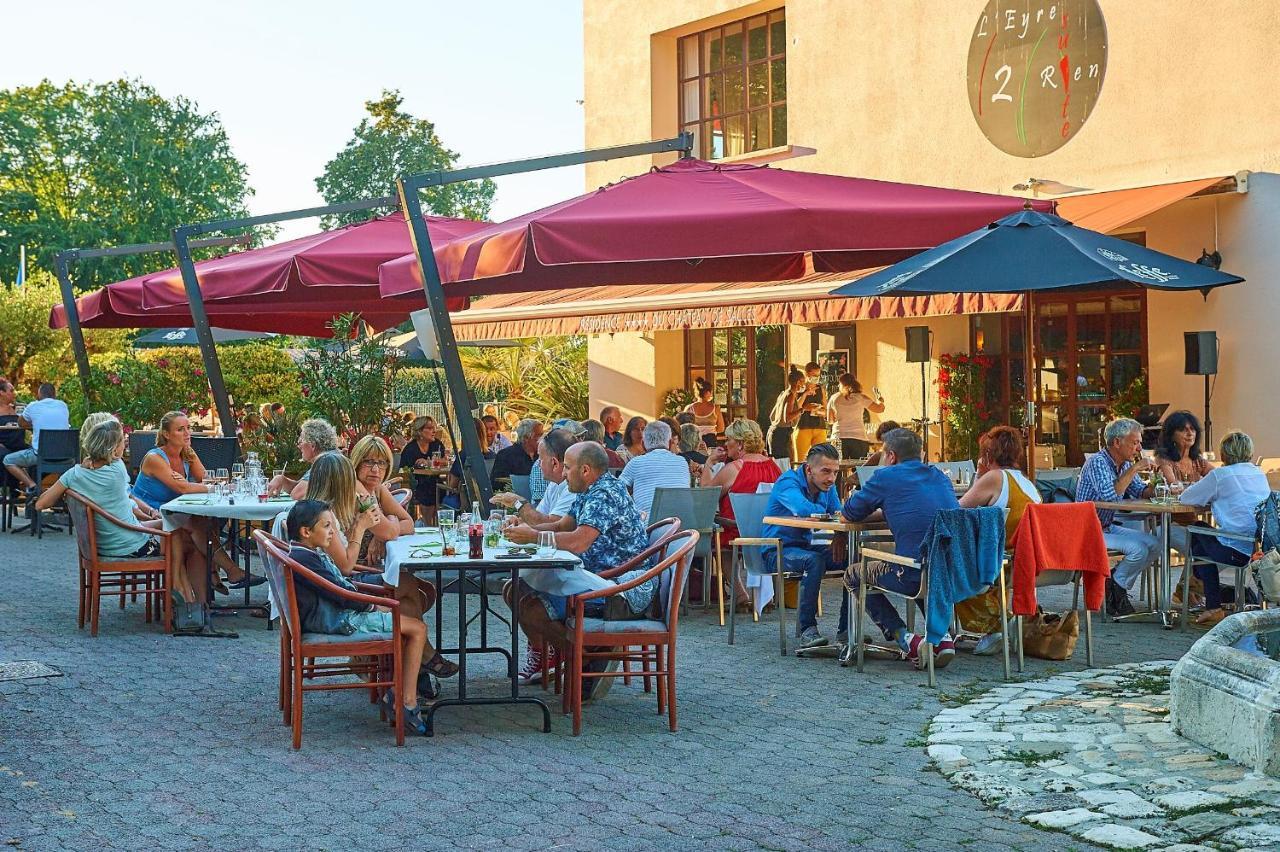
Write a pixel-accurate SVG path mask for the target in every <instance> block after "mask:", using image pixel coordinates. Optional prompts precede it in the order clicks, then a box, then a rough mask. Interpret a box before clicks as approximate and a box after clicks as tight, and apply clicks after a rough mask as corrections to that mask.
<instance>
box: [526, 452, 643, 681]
mask: <svg viewBox="0 0 1280 852" xmlns="http://www.w3.org/2000/svg"><path fill="white" fill-rule="evenodd" d="M564 467H565V475H566V478H567V480H568V482H569V490H570V491H571V492H573V493H574V494H577V495H578V497H577V499H576V500H575V501H574V504H573V508H572V509H571V510H570V511H569V514H568V515H566V516H564V517H563V518H561V519H560V520H559V521H558V522H557V523H555V524H554V525H552V526H547V525H543V526H542V527H541V528H542V529H544V530H545V529H551V530H552V531H553V532H554V533H555V538H556V548H557V549H559V550H567V551H569V552H571V553H576V554H578V556H580V557H581V559H582V565H583V567H584V568H585V569H586V570H588V571H590V572H592V573H596V574H598V573H600V572H601V571H604V570H606V569H609V568H616V567H617V566H619V565H621V564H622V563H624V562H626V561H627V560H629V559H631V558H632V557H634V556H635V555H636V554H638V553H640V552H641V551H642V550H644V549H645V548H646V547H648V546H649V536H648V533H647V532H646V530H645V526H644V521H643V520H641V518H640V513H639V511H637V510H636V506H635V503H634V502H632V500H631V495H630V494H628V493H627V489H626V487H625V486H624V485H623V484H622V483H621V482H619V481H618V479H617V477H615V476H613V475H612V474H610V473H609V457H608V455H607V454H606V453H605V450H604V447H602V446H600V445H599V444H596V443H594V442H591V441H582V442H580V443H577V444H574V445H573V446H572V447H570V448H569V450H568V451H567V452H566V453H565V456H564ZM506 536H507V538H508V539H509V540H510V541H513V542H516V543H517V544H521V543H533V542H536V541H537V539H538V532H537V530H535V529H533V528H532V527H530V526H528V525H525V524H520V525H518V526H514V527H511V528H509V529H508V530H507V531H506ZM653 564H654V563H653V560H652V559H650V560H649V561H648V562H646V563H645V564H642V565H638V566H637V567H636V568H635V569H634V570H632V571H628V572H627V573H625V574H620V575H619V576H617V577H615V578H613V582H615V583H617V584H619V585H620V584H623V583H626V582H628V581H629V580H631V579H633V578H635V577H637V576H639V575H640V574H643V573H644V572H645V571H647V570H649V569H650V568H652V567H653ZM578 591H585V589H581V590H578ZM657 591H658V581H657V578H654V579H652V580H649V581H648V582H645V583H641V584H640V585H638V586H636V587H635V588H633V589H628V590H627V591H625V592H623V593H622V595H621V597H622V599H623V600H625V601H626V604H627V608H628V609H629V610H630V615H632V616H635V617H643V616H644V613H645V612H646V610H648V608H649V605H650V604H651V603H652V602H653V597H654V595H655V594H656V593H657ZM522 594H526V595H529V596H530V597H528V598H526V599H525V601H524V604H523V605H522V607H521V609H520V626H521V627H522V628H524V630H525V634H526V635H527V636H528V637H529V640H530V645H531V646H533V645H535V644H540V642H541V640H542V639H543V638H546V639H549V640H551V641H552V643H553V644H558V645H562V644H564V643H565V640H567V638H568V632H567V629H566V628H565V625H564V623H563V622H564V620H565V618H566V617H567V615H568V611H567V603H568V597H567V596H566V595H559V594H554V593H549V592H545V591H534V590H532V589H529V588H527V587H526V588H525V589H523V590H522ZM539 602H540V603H541V604H542V606H539V605H538V604H539ZM531 603H532V604H534V605H533V606H529V604H531ZM604 606H605V604H604V602H603V601H593V602H591V604H589V605H588V606H587V608H586V614H587V616H589V617H595V618H601V617H603V616H604ZM623 617H625V615H624V616H623ZM612 681H613V678H601V679H592V681H591V682H592V683H597V684H599V686H597V691H602V690H605V689H607V688H608V685H609V684H611V683H612Z"/></svg>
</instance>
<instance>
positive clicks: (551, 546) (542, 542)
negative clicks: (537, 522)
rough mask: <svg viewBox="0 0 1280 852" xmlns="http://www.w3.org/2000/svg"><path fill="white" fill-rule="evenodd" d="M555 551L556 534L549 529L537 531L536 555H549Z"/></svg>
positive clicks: (544, 556)
mask: <svg viewBox="0 0 1280 852" xmlns="http://www.w3.org/2000/svg"><path fill="white" fill-rule="evenodd" d="M555 552H556V534H555V533H553V532H552V531H551V530H541V531H540V532H539V533H538V555H539V556H541V557H543V558H544V559H545V558H546V557H549V556H551V555H553V554H554V553H555Z"/></svg>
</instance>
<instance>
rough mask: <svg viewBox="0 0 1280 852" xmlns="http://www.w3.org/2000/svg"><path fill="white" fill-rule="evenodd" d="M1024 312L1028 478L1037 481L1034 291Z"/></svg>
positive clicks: (1024, 304)
mask: <svg viewBox="0 0 1280 852" xmlns="http://www.w3.org/2000/svg"><path fill="white" fill-rule="evenodd" d="M1022 312H1023V317H1024V321H1025V322H1026V325H1025V327H1024V331H1023V334H1022V343H1023V345H1022V353H1023V354H1022V364H1023V379H1024V387H1025V390H1026V396H1027V399H1026V413H1025V415H1024V416H1025V417H1026V422H1027V478H1028V479H1030V480H1031V481H1032V482H1035V481H1036V390H1035V375H1036V369H1035V354H1036V346H1035V335H1036V319H1035V310H1034V305H1032V291H1031V290H1028V291H1027V292H1026V293H1025V294H1024V295H1023V297H1022Z"/></svg>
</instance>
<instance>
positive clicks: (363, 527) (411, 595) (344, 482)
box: [307, 438, 458, 698]
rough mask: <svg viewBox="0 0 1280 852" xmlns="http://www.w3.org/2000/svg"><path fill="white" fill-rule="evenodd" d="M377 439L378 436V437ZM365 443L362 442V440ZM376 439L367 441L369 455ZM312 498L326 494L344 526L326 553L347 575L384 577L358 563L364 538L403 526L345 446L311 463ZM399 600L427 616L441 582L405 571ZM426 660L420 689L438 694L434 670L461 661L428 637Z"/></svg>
mask: <svg viewBox="0 0 1280 852" xmlns="http://www.w3.org/2000/svg"><path fill="white" fill-rule="evenodd" d="M375 440H378V439H376V438H375ZM357 446H359V444H357ZM370 446H371V445H370V444H366V445H365V447H366V451H365V452H366V455H365V456H363V457H362V460H363V458H368V457H369V456H368V455H367V454H368V453H369V452H377V450H376V449H375V450H369V449H368V447H370ZM307 499H308V500H321V501H323V502H325V503H328V504H329V510H330V511H331V512H332V513H333V517H334V520H336V521H337V522H338V528H337V529H336V530H334V534H333V537H332V540H331V541H330V542H329V544H328V545H327V546H326V547H325V549H324V550H325V555H327V556H328V557H329V558H330V559H331V560H333V563H334V565H336V566H337V567H338V570H339V571H341V572H342V575H343V576H344V577H349V578H351V579H352V580H354V581H358V582H362V583H382V582H383V579H382V573H381V572H378V571H372V570H370V569H368V568H365V567H364V566H361V565H360V564H358V557H359V554H360V544H361V542H362V541H363V539H364V534H365V533H366V532H369V531H371V530H374V529H382V530H388V529H390V537H391V538H395V537H396V536H398V535H399V532H398V531H396V530H395V528H394V525H393V524H391V522H390V521H389V520H388V519H387V518H386V517H385V516H384V515H383V514H382V512H381V511H380V510H379V509H378V503H377V501H376V500H374V499H373V498H371V497H368V496H362V495H361V494H360V483H359V482H358V481H357V479H356V469H355V468H354V467H353V466H352V464H351V462H350V461H349V460H348V459H347V457H346V456H344V455H342V453H339V452H327V453H321V454H320V455H318V456H316V460H315V461H314V462H313V463H312V465H311V479H310V480H308V485H307ZM393 594H394V595H395V598H396V600H398V601H400V614H401V615H402V616H404V617H406V618H418V619H420V618H422V616H423V614H424V613H426V612H427V611H428V610H430V609H431V607H432V606H434V605H435V602H436V588H435V586H433V585H431V584H430V583H428V582H427V581H426V580H423V579H420V578H418V577H415V576H414V575H413V574H410V573H409V572H407V571H402V572H401V573H400V582H399V584H398V585H397V586H396V587H395V589H394V590H393ZM424 657H425V659H426V660H427V662H426V663H424V664H423V671H424V676H423V677H420V678H419V679H418V691H419V693H420V694H422V695H423V696H424V697H426V698H432V697H434V689H433V688H432V686H431V684H430V678H429V675H436V676H437V677H450V676H452V675H453V674H455V673H456V672H457V671H458V667H457V665H456V664H454V663H452V662H450V661H448V660H446V659H444V657H441V656H440V654H438V653H437V652H436V651H435V650H434V648H433V647H432V645H431V643H430V642H428V643H427V647H426V651H425V653H424Z"/></svg>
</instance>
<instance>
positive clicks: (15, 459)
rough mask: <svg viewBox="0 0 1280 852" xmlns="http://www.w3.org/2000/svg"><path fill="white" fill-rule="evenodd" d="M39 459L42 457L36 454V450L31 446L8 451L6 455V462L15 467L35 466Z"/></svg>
mask: <svg viewBox="0 0 1280 852" xmlns="http://www.w3.org/2000/svg"><path fill="white" fill-rule="evenodd" d="M39 461H40V457H39V456H37V455H36V451H35V450H33V449H30V448H28V449H25V450H18V451H17V452H15V453H8V454H6V455H5V457H4V463H5V464H11V465H13V466H14V467H35V466H36V463H37V462H39Z"/></svg>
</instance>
